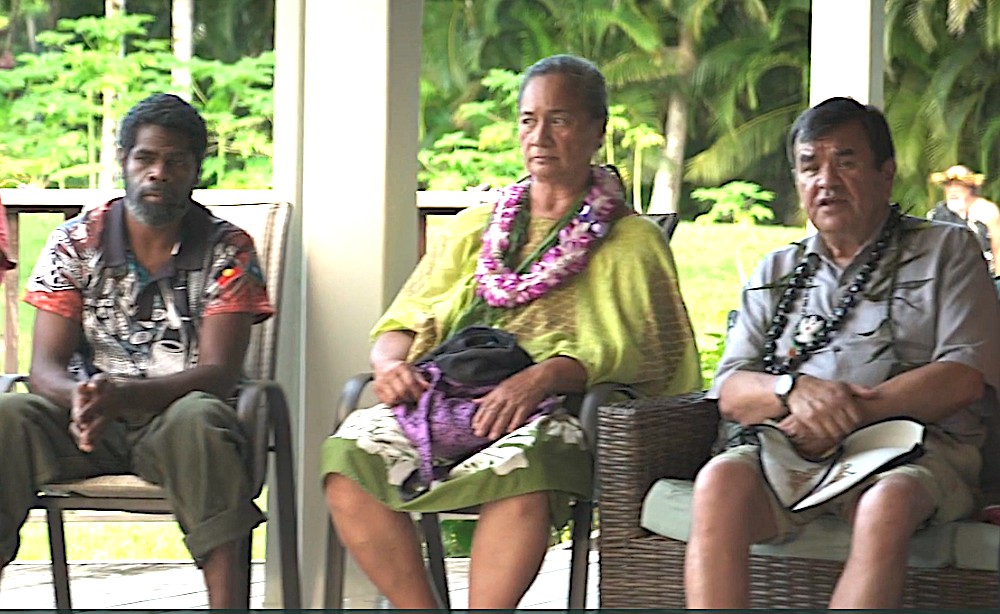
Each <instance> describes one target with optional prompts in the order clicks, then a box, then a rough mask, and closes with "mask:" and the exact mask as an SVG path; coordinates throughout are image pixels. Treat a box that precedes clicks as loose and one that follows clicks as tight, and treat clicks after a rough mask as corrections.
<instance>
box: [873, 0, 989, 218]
mask: <svg viewBox="0 0 1000 614" xmlns="http://www.w3.org/2000/svg"><path fill="white" fill-rule="evenodd" d="M886 27H887V36H886V41H887V49H886V57H887V75H886V115H887V117H888V119H889V122H890V125H891V127H892V129H893V134H894V136H895V139H896V144H897V156H896V157H897V167H898V169H899V170H898V171H897V176H898V180H897V184H896V190H895V195H894V196H895V197H896V198H897V199H898V200H899V201H900V202H903V203H906V204H907V205H908V206H912V207H914V208H916V209H917V210H918V211H921V210H922V209H924V208H926V207H929V206H930V205H932V203H933V202H934V201H935V200H936V199H937V198H938V196H939V194H938V193H937V191H936V189H934V188H933V186H931V185H929V184H928V181H927V178H928V175H929V174H930V173H931V172H932V171H936V170H941V169H943V168H945V167H947V166H951V165H953V164H958V163H963V164H966V165H968V166H972V167H974V168H976V170H977V171H979V172H983V173H985V174H986V176H987V183H986V185H985V186H984V189H983V191H984V194H986V195H987V196H988V197H991V198H992V199H993V200H996V199H997V198H998V197H1000V72H998V71H997V70H996V67H997V66H1000V0H986V1H985V2H983V1H981V0H951V1H950V2H945V1H944V0H888V1H887V3H886Z"/></svg>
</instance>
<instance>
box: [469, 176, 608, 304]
mask: <svg viewBox="0 0 1000 614" xmlns="http://www.w3.org/2000/svg"><path fill="white" fill-rule="evenodd" d="M529 186H530V184H529V183H517V184H514V185H512V186H508V187H506V188H504V189H503V190H502V191H501V194H500V199H499V200H498V201H497V204H496V206H495V207H494V209H493V217H492V219H491V221H490V224H489V226H487V228H486V232H484V233H483V248H482V251H481V252H480V255H479V262H478V264H477V265H476V282H477V287H476V294H477V295H479V296H480V297H482V298H483V300H485V301H486V303H487V304H488V305H490V306H491V307H517V306H520V305H524V304H526V303H530V302H531V301H533V300H535V299H537V298H539V297H540V296H542V295H544V294H545V293H546V292H548V291H549V290H552V289H554V288H557V287H559V286H560V285H562V284H563V283H564V282H565V281H566V280H567V279H569V278H570V277H572V276H573V275H576V274H577V273H579V272H580V271H582V270H583V269H584V267H586V266H587V261H588V260H590V252H591V250H592V249H593V248H594V247H595V246H596V245H597V243H599V242H600V240H601V239H603V238H604V237H605V236H606V235H607V234H608V231H609V230H610V229H611V224H612V222H613V221H614V220H615V218H617V217H620V215H621V213H622V210H623V207H624V195H623V193H622V188H621V182H620V180H619V179H618V176H617V175H616V174H615V173H613V172H611V171H610V170H608V169H607V168H604V167H602V166H595V167H593V170H592V181H591V188H590V191H589V192H588V193H587V195H586V196H585V197H584V199H583V205H582V206H581V207H580V211H579V212H578V213H577V214H576V215H575V216H573V217H572V218H571V219H570V221H569V223H567V224H566V226H565V227H564V228H563V229H562V230H560V231H559V238H558V241H557V242H556V244H555V245H553V246H552V247H551V248H549V249H548V250H547V251H546V252H545V253H544V254H542V255H541V257H539V259H538V260H537V261H536V262H534V263H533V264H532V265H531V266H530V268H529V269H528V270H527V271H525V272H524V273H516V272H514V271H512V270H511V269H510V268H509V267H508V266H506V265H505V264H504V253H505V252H506V251H507V249H508V248H510V232H511V228H512V227H513V225H514V219H515V218H516V217H517V212H518V209H519V208H520V207H522V206H523V205H524V200H525V199H524V193H525V192H526V191H527V190H528V188H529Z"/></svg>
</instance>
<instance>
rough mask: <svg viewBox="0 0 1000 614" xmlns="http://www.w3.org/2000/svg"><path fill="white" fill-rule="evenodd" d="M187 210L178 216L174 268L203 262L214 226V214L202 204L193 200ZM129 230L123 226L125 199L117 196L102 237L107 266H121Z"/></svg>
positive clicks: (197, 266)
mask: <svg viewBox="0 0 1000 614" xmlns="http://www.w3.org/2000/svg"><path fill="white" fill-rule="evenodd" d="M192 205H193V206H191V207H190V208H189V209H188V212H187V213H185V214H184V219H182V220H181V239H180V242H179V250H178V251H177V252H176V255H175V256H174V262H173V264H174V268H175V270H180V271H197V270H200V269H201V268H202V266H203V260H204V256H205V250H207V249H208V242H209V239H210V237H211V235H212V230H213V228H214V226H215V224H214V220H213V216H212V214H211V213H209V211H208V209H206V208H205V206H204V205H201V204H199V203H197V202H194V201H192ZM127 237H128V234H127V232H126V230H125V201H124V199H122V198H116V199H115V200H113V201H111V207H110V208H109V209H108V212H107V222H106V223H105V224H104V234H103V236H102V237H101V239H102V241H101V242H102V244H103V246H104V250H103V251H104V254H103V259H104V263H105V265H106V266H109V267H123V266H125V264H126V253H127V251H128V238H127Z"/></svg>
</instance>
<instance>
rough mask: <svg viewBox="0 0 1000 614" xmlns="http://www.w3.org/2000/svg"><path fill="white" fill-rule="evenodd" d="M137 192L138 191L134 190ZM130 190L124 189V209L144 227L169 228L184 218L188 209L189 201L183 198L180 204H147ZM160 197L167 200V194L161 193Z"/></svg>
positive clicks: (140, 196)
mask: <svg viewBox="0 0 1000 614" xmlns="http://www.w3.org/2000/svg"><path fill="white" fill-rule="evenodd" d="M136 191H138V190H136ZM130 192H132V191H131V190H128V189H126V194H125V209H126V210H127V211H128V212H129V213H130V214H131V215H132V216H134V217H135V219H137V220H139V221H140V222H142V223H143V224H145V225H146V226H151V227H153V228H157V227H160V226H169V225H170V224H175V223H177V222H179V221H181V219H182V218H183V217H184V214H186V213H187V211H188V208H189V207H190V205H191V200H190V199H188V198H185V199H184V200H183V201H181V202H174V203H168V202H165V201H161V202H159V203H147V202H144V201H143V200H142V195H141V194H132V193H130ZM161 196H162V197H163V198H164V199H167V198H169V195H168V194H164V193H162V192H161Z"/></svg>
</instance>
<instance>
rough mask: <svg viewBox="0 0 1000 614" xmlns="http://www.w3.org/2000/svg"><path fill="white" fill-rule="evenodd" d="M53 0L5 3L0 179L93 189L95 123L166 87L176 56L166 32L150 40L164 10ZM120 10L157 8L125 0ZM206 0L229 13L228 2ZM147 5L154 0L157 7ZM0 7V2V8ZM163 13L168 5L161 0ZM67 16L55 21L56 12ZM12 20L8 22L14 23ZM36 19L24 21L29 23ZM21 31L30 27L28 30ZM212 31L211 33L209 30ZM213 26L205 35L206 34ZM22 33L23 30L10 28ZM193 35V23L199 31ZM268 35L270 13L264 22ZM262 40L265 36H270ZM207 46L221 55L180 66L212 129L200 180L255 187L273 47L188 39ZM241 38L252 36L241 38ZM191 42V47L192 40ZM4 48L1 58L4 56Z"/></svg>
mask: <svg viewBox="0 0 1000 614" xmlns="http://www.w3.org/2000/svg"><path fill="white" fill-rule="evenodd" d="M62 4H63V3H60V2H58V1H57V0H51V1H50V2H45V1H43V0H8V5H9V7H8V8H7V11H8V12H7V14H6V15H4V17H5V18H7V19H8V22H9V23H8V29H7V32H6V34H7V36H6V37H4V38H0V40H2V41H3V46H2V47H0V60H3V58H5V57H6V58H7V60H6V62H7V63H6V64H5V65H3V66H0V68H2V69H0V130H2V133H3V138H0V168H3V170H4V172H3V173H2V175H0V186H3V187H9V186H13V185H31V186H36V187H97V185H98V176H99V174H100V173H101V172H107V168H106V166H107V164H106V163H105V164H103V165H102V164H101V151H100V150H101V149H102V143H103V142H105V141H102V124H103V123H104V121H105V119H106V118H109V117H110V118H112V119H117V118H119V117H121V115H122V114H124V112H125V111H126V110H127V109H128V108H129V107H130V106H132V105H133V104H135V103H136V102H137V101H138V100H140V99H141V98H143V97H145V96H147V95H148V94H150V93H153V92H159V91H176V88H175V86H174V85H173V84H172V82H171V69H172V68H175V67H177V66H178V61H177V60H176V59H175V57H174V54H173V53H172V51H171V49H170V40H169V28H168V29H167V36H166V37H165V36H162V35H161V36H154V35H153V32H155V31H158V30H160V31H162V28H163V24H164V23H166V24H167V25H168V26H169V12H168V13H167V19H164V18H163V15H162V14H145V13H138V12H136V13H132V14H125V13H122V12H117V13H115V14H113V15H110V16H106V17H105V16H102V15H103V5H102V3H96V4H97V6H96V7H91V8H93V9H94V12H93V13H91V14H83V15H79V16H76V15H77V13H75V12H74V11H79V10H80V9H81V8H84V7H83V6H82V5H84V4H90V3H85V2H77V3H73V4H72V5H71V6H66V7H63V6H62ZM129 4H130V6H133V7H134V6H136V5H141V4H146V5H154V6H151V7H150V8H154V9H155V8H161V9H162V8H163V5H164V3H163V2H159V3H152V2H144V3H143V2H139V1H135V2H130V3H129ZM199 4H202V5H211V4H214V5H215V6H216V8H217V9H218V10H217V12H226V13H227V14H228V12H227V11H222V9H221V8H220V6H221V5H226V6H227V7H229V8H232V7H236V6H238V5H239V4H242V5H243V6H244V7H248V6H249V5H250V4H251V3H250V2H249V1H246V2H242V3H238V2H235V1H228V2H225V3H204V2H202V3H199ZM155 5H159V6H158V7H157V6H155ZM3 8H4V7H3V2H2V0H0V15H3V14H4V11H3V10H2V9H3ZM167 9H168V10H169V3H167ZM67 13H68V14H72V15H75V16H74V18H72V19H70V18H59V15H63V14H67ZM12 17H13V19H12ZM230 17H231V19H230V21H228V22H226V21H225V20H221V19H217V20H212V21H211V23H213V24H215V25H214V30H218V32H217V34H218V35H219V36H221V37H222V38H223V39H226V38H227V37H226V36H225V33H226V32H227V31H229V32H230V36H229V37H228V39H229V40H232V39H233V37H234V36H236V35H237V34H238V32H237V31H235V30H232V31H230V30H231V29H227V28H225V27H220V25H219V24H220V23H230V24H232V23H236V24H238V23H239V22H240V19H239V18H238V16H230ZM22 21H23V22H24V23H27V24H36V22H37V23H46V22H51V25H52V28H51V29H48V30H43V31H41V32H39V33H37V34H35V35H33V36H31V37H30V38H28V39H26V40H25V41H24V42H23V48H24V50H23V51H20V52H18V53H14V51H17V50H18V49H20V48H21V47H22V45H18V44H16V43H17V37H15V36H14V32H15V28H14V26H15V25H17V24H19V23H21V22H22ZM33 27H34V26H32V28H33ZM32 28H28V29H32ZM208 30H213V28H208ZM214 30H213V31H214ZM17 31H18V32H20V33H21V34H22V35H23V32H21V31H20V30H17ZM197 31H200V30H197ZM268 31H269V32H273V20H272V23H271V24H270V26H269V28H268ZM269 36H270V35H269ZM195 38H196V41H195V42H196V49H197V48H198V46H199V45H201V46H202V47H204V48H207V49H209V52H210V53H211V52H214V51H220V52H221V55H228V56H230V57H231V59H229V60H228V61H223V60H221V59H215V58H212V57H210V56H209V57H204V56H203V57H195V58H193V59H192V60H191V61H190V62H187V63H186V64H185V67H186V68H187V69H188V70H189V71H190V74H191V75H192V79H193V81H192V86H191V88H190V90H189V91H186V92H177V93H179V94H182V95H185V96H188V97H190V98H191V99H192V100H193V102H194V104H195V105H196V106H197V107H198V108H199V109H200V110H201V111H202V113H203V115H204V117H205V119H206V121H207V123H208V124H209V132H210V134H211V143H210V151H209V157H208V159H207V160H206V161H205V165H204V173H203V180H204V182H205V185H207V186H214V187H265V186H268V185H270V183H271V154H272V146H271V143H272V136H271V119H272V116H273V110H272V109H273V102H272V99H273V95H272V87H273V77H274V52H273V51H271V50H268V49H263V50H259V51H257V52H256V53H255V54H252V53H250V51H252V50H254V49H253V47H251V46H249V45H248V44H246V43H245V44H244V45H243V51H242V52H239V53H236V54H235V55H234V54H233V48H224V49H221V50H220V49H215V47H214V45H213V44H205V41H204V40H203V39H204V36H200V35H199V36H196V37H195ZM248 38H249V39H250V40H251V41H254V40H256V37H254V36H253V35H249V36H248ZM199 41H201V42H199ZM250 44H253V43H250ZM8 52H9V53H8Z"/></svg>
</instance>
